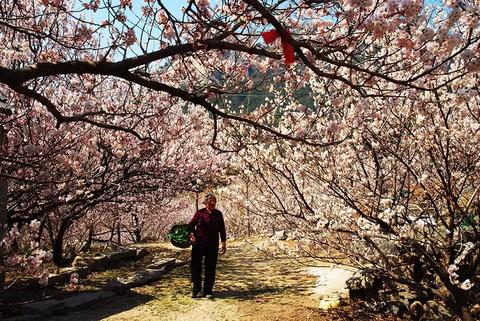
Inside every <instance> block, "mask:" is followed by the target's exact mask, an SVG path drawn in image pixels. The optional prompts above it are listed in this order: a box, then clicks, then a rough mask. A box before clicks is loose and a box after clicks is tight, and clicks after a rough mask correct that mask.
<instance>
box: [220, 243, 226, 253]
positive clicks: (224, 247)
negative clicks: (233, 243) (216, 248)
mask: <svg viewBox="0 0 480 321" xmlns="http://www.w3.org/2000/svg"><path fill="white" fill-rule="evenodd" d="M225 252H227V243H225V242H222V249H221V253H222V254H225Z"/></svg>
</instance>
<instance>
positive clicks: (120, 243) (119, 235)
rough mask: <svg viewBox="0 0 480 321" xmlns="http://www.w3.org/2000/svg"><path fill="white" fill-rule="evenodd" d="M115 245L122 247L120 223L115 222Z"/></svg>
mask: <svg viewBox="0 0 480 321" xmlns="http://www.w3.org/2000/svg"><path fill="white" fill-rule="evenodd" d="M117 243H118V245H122V230H121V226H120V222H117Z"/></svg>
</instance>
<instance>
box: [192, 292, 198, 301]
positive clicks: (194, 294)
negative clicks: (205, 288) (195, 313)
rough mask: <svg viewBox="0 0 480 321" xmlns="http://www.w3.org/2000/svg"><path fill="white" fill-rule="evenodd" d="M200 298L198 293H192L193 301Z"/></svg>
mask: <svg viewBox="0 0 480 321" xmlns="http://www.w3.org/2000/svg"><path fill="white" fill-rule="evenodd" d="M199 297H200V293H198V292H192V298H193V299H195V298H199Z"/></svg>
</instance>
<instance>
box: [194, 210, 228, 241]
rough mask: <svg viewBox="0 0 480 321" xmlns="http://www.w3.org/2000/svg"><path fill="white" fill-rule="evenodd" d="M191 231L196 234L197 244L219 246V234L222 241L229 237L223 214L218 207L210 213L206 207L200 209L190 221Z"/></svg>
mask: <svg viewBox="0 0 480 321" xmlns="http://www.w3.org/2000/svg"><path fill="white" fill-rule="evenodd" d="M188 225H189V231H190V232H193V233H194V234H195V238H196V244H198V245H207V246H212V247H217V248H218V245H219V237H218V236H219V234H220V239H221V240H222V242H225V241H226V239H227V236H226V232H225V222H224V220H223V214H222V212H220V211H219V210H217V209H214V210H213V211H212V213H209V212H208V210H207V209H206V208H202V209H200V210H198V211H197V212H196V213H195V215H194V216H193V218H192V220H191V221H190V223H189V224H188Z"/></svg>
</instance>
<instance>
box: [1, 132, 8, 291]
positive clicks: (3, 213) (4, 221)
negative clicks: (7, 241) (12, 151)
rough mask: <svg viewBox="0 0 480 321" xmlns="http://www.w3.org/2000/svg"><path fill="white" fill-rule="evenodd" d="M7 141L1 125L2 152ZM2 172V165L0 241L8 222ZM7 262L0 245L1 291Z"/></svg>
mask: <svg viewBox="0 0 480 321" xmlns="http://www.w3.org/2000/svg"><path fill="white" fill-rule="evenodd" d="M6 143H7V132H6V131H5V130H4V128H3V127H2V126H0V152H2V153H4V152H5V145H6ZM2 174H5V169H4V167H3V166H2V167H0V242H1V241H2V240H3V238H4V237H5V234H6V224H7V192H8V182H7V178H6V177H4V176H3V175H2ZM4 262H5V249H4V248H2V247H0V291H1V290H3V288H4V287H5V271H4V270H3V266H4Z"/></svg>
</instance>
